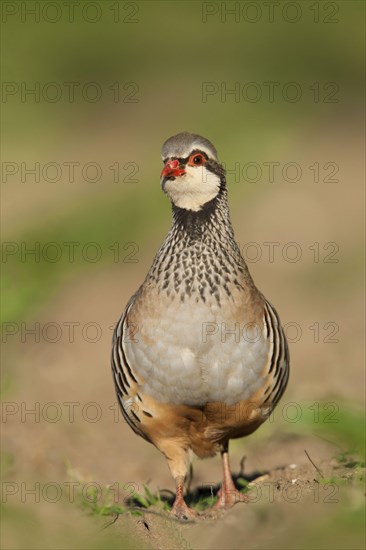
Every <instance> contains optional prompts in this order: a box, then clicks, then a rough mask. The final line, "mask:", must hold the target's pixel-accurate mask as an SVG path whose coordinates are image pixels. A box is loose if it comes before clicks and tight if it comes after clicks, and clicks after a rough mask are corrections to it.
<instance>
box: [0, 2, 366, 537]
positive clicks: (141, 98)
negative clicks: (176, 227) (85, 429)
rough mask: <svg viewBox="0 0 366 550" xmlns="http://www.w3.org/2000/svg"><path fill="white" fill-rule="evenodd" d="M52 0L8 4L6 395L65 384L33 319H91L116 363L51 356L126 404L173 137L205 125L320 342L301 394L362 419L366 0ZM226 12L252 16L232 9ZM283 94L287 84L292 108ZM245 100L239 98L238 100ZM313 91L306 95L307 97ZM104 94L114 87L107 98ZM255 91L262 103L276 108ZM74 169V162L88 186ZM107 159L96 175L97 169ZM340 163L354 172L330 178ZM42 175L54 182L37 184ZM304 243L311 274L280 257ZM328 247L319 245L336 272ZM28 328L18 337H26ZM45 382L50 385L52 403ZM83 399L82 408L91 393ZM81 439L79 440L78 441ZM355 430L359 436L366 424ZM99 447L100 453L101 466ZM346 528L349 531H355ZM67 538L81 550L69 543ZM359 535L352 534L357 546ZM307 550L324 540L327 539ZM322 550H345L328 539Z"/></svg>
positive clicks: (292, 300)
mask: <svg viewBox="0 0 366 550" xmlns="http://www.w3.org/2000/svg"><path fill="white" fill-rule="evenodd" d="M53 4H54V3H49V2H31V1H29V2H26V3H24V2H3V3H2V53H1V65H2V81H3V83H2V103H1V108H2V240H3V248H2V260H3V265H2V267H3V269H2V319H3V321H4V322H5V323H8V324H7V325H6V327H7V328H6V331H5V345H4V346H3V369H4V370H3V374H4V377H5V378H4V380H5V381H6V384H5V386H6V394H5V396H6V398H7V399H14V400H19V399H21V396H24V395H25V396H28V399H30V401H32V399H33V401H34V400H35V399H36V398H37V399H39V400H42V399H43V400H46V401H47V400H48V399H49V396H48V390H49V386H50V385H53V380H52V377H51V378H50V379H49V380H48V379H47V378H45V379H44V380H43V378H42V377H43V370H42V369H43V368H44V365H43V367H42V364H43V363H42V361H44V359H43V357H44V354H45V353H46V352H45V351H44V349H43V348H44V347H46V348H47V344H48V343H47V342H44V341H43V342H42V339H41V342H40V343H36V342H34V340H32V338H28V337H24V338H23V337H22V330H21V323H27V324H28V325H29V326H32V323H35V322H37V321H41V322H43V323H46V322H50V321H56V320H57V319H58V320H59V322H60V323H62V321H64V320H65V319H67V320H70V319H72V320H77V321H80V322H83V320H84V322H85V321H92V322H99V323H102V322H104V323H105V324H104V325H103V328H105V329H107V327H108V330H104V332H103V338H102V340H101V341H100V342H98V351H97V352H95V349H96V347H94V348H93V350H91V349H90V346H89V347H88V346H87V345H85V341H84V342H81V344H80V352H79V353H80V355H79V359H80V363H78V364H76V361H75V359H74V357H75V353H74V348H71V350H70V348H67V344H68V343H69V342H67V343H65V338H64V337H63V338H62V339H61V341H60V342H56V344H55V345H57V348H56V349H57V352H55V351H53V354H54V355H52V360H55V361H56V364H57V365H58V367H59V368H61V369H62V368H64V366H65V369H67V368H68V367H66V364H68V365H69V367H70V365H73V367H74V368H75V369H76V370H73V369H71V367H70V369H71V370H70V375H72V376H74V375H75V376H79V377H80V383H81V380H82V379H83V376H85V375H87V376H89V374H88V373H89V369H90V370H91V371H93V372H97V375H94V374H93V375H92V376H94V378H93V377H92V381H93V382H94V383H95V384H99V383H101V384H104V383H105V388H106V390H105V391H106V393H105V395H106V397H105V399H109V400H110V401H112V400H113V396H112V388H111V384H110V380H109V379H108V376H109V373H108V361H109V358H108V354H109V339H110V335H111V331H110V330H109V328H110V325H111V324H112V323H113V322H114V321H115V320H116V319H117V317H118V315H119V314H120V312H121V311H122V308H123V306H124V303H125V302H126V301H127V299H128V298H129V296H130V295H131V293H132V292H133V291H134V290H135V289H136V287H137V286H138V285H139V284H140V283H141V281H142V280H143V278H144V275H145V273H146V270H147V268H148V266H149V264H150V262H151V260H152V258H153V256H154V253H155V251H156V249H157V247H158V245H159V243H160V242H161V240H162V239H163V237H164V235H165V232H166V231H167V229H168V228H169V224H170V206H169V202H168V200H167V199H166V197H164V196H163V194H162V193H161V190H160V188H159V174H160V171H161V158H160V148H161V144H162V143H163V141H164V140H165V139H167V138H168V137H169V136H171V135H173V134H175V133H177V132H180V131H183V130H188V131H192V132H195V133H199V134H202V135H204V136H205V137H207V138H208V139H210V140H211V141H212V142H213V143H214V144H215V146H216V148H217V149H218V151H219V158H220V160H221V161H222V162H225V164H226V166H227V168H228V169H229V170H232V171H235V170H236V172H234V173H233V172H229V174H228V186H229V195H230V204H231V212H232V218H233V223H234V227H235V231H236V237H237V240H238V241H239V242H240V244H241V245H242V246H244V245H245V243H248V242H255V243H259V246H260V247H261V250H262V257H261V258H260V260H259V261H258V262H252V263H250V266H249V267H250V269H251V272H252V274H253V276H254V278H255V280H256V282H257V284H258V286H259V287H260V288H261V290H263V292H264V293H265V294H266V295H267V293H268V296H269V297H270V299H271V301H273V302H274V303H275V304H276V306H277V307H278V309H279V311H280V314H281V318H282V319H283V320H284V321H285V322H293V323H297V325H299V326H300V327H301V330H302V338H301V341H300V342H297V343H294V346H293V347H292V349H291V355H292V358H293V359H292V360H293V369H294V374H293V377H292V383H291V386H290V388H289V390H288V391H289V397H290V398H293V399H298V400H301V399H324V398H325V399H326V398H328V397H329V396H332V399H346V400H351V401H353V402H354V403H355V406H357V407H358V408H359V407H360V406H361V405H360V404H361V403H362V401H363V369H362V366H361V365H362V364H363V362H362V361H363V347H362V342H363V338H364V332H363V331H364V318H363V308H362V305H361V304H362V296H363V269H364V268H363V265H364V262H363V259H364V252H363V225H364V224H363V219H364V218H363V198H364V191H363V156H364V142H363V132H364V40H365V33H364V15H365V5H364V3H363V2H361V1H360V2H358V1H351V0H347V1H338V2H322V1H320V2H308V1H301V2H296V3H289V2H279V3H275V4H276V5H273V6H272V7H270V5H269V4H271V3H267V2H251V3H248V2H206V3H205V2H198V1H197V2H196V1H187V2H181V1H172V2H168V1H167V2H154V1H139V2H110V1H108V0H105V1H102V2H94V3H91V2H78V3H77V5H75V6H74V14H73V15H70V11H69V8H67V6H66V5H65V3H63V2H61V1H60V2H57V3H56V4H57V6H58V8H55V6H54V5H53ZM277 4H278V5H277ZM291 4H292V7H291ZM37 5H38V7H37ZM294 5H295V7H294ZM227 8H228V9H230V8H232V9H234V10H236V11H235V13H234V14H230V13H227V12H226V11H225V10H226V9H227ZM272 8H273V12H272ZM32 9H35V10H36V15H34V14H32V13H31V10H32ZM37 10H39V12H37ZM38 13H39V21H38V20H37V18H38ZM272 13H273V17H272V15H271V14H272ZM94 19H95V20H94ZM93 20H94V21H93ZM269 82H273V83H275V84H274V88H273V90H274V92H273V93H274V95H273V97H270V96H269V85H268V83H269ZM70 83H72V84H70ZM90 83H94V84H90ZM248 83H253V84H251V85H250V86H248ZM290 83H292V84H290ZM207 86H208V88H207ZM235 87H236V88H235ZM32 88H33V89H35V90H36V91H35V93H31V92H30V90H31V89H32ZM70 88H73V89H74V97H72V96H70V95H69V94H70ZM207 89H208V90H211V91H212V93H211V94H210V95H206V94H205V90H207ZM233 89H236V90H239V94H237V95H234V94H232V93H227V94H225V93H224V91H225V90H227V91H230V90H233ZM27 90H28V92H27ZM117 90H118V92H117ZM295 91H296V92H297V93H299V99H298V101H293V100H292V98H293V97H294V96H293V94H294V92H295ZM95 92H96V93H100V98H99V99H98V100H96V101H94V99H93V98H94V93H95ZM254 93H258V94H259V95H258V100H257V101H254V100H253V98H254V97H255V96H254V95H253V94H254ZM286 93H287V95H286ZM54 94H56V95H54ZM57 94H59V95H57ZM268 162H275V163H279V168H278V171H277V168H276V172H275V178H274V181H273V182H271V181H270V178H269V173H268V170H267V168H266V166H267V165H265V164H263V163H268ZM37 163H39V164H38V165H37ZM48 163H51V165H48ZM70 163H75V164H74V165H73V166H74V169H75V172H74V177H73V178H71V177H70V172H69V167H70ZM88 163H95V164H94V165H91V167H89V168H88V171H86V170H87V168H86V167H88V166H89V164H88ZM248 163H254V164H255V166H258V165H259V166H260V167H261V174H260V177H259V178H258V181H248V180H251V179H252V180H253V176H252V174H253V172H250V171H249V172H246V170H247V169H248ZM287 163H297V165H298V166H300V168H301V177H300V179H299V180H298V181H296V182H289V181H286V179H285V178H284V177H283V172H282V169H283V166H284V165H286V164H287ZM314 163H319V164H318V167H319V178H318V179H319V181H316V178H315V176H314V174H315V171H314V170H315V168H310V167H314ZM329 163H330V164H329ZM95 165H96V166H97V168H95ZM93 166H94V168H93ZM116 166H118V167H119V174H118V177H117V176H116V172H115V170H116ZM334 166H335V167H336V168H337V171H336V172H337V173H336V175H335V176H334V177H333V180H334V181H329V177H331V173H332V170H333V168H334ZM34 167H35V169H36V171H39V178H38V176H34V175H32V174H31V173H29V172H27V170H28V169H29V170H31V169H32V168H34ZM111 167H113V168H111ZM93 170H94V171H93ZM95 170H97V171H98V170H99V172H95ZM238 171H239V172H238ZM94 174H96V176H95V177H94ZM248 174H250V176H248V177H246V175H248ZM291 174H292V172H291ZM327 177H328V179H327ZM37 179H38V181H36V180H37ZM93 179H96V180H97V181H91V180H93ZM254 179H255V177H254ZM52 180H54V181H52ZM131 180H132V181H131ZM269 241H270V242H276V243H279V247H278V248H277V249H276V256H275V260H274V261H273V262H272V261H270V259H269V256H268V254H267V251H268V248H266V247H265V246H264V245H263V243H265V242H269ZM289 242H296V243H298V246H300V249H301V251H302V257H301V260H300V261H299V262H289V261H285V260H284V258H283V256H282V255H281V251H282V249H283V246H285V245H286V243H289ZM49 243H56V244H55V245H50V244H49ZM64 243H76V244H75V245H74V246H75V258H74V260H73V261H71V260H70V255H69V253H68V250H69V248H68V247H69V246H70V245H65V244H64ZM88 243H96V245H94V248H93V245H90V244H88ZM116 243H118V244H116ZM131 243H132V244H131ZM314 243H319V245H318V246H319V251H320V252H319V254H320V257H319V258H318V259H317V260H316V259H315V256H314ZM328 243H335V245H336V247H337V251H336V253H335V256H334V257H335V259H337V260H338V261H337V262H335V263H333V262H328V261H327V255H328V254H329V253H330V252H332V250H333V248H332V246H333V245H331V248H326V247H327V244H328ZM52 246H53V248H52ZM88 246H89V248H88ZM37 247H38V248H37ZM85 247H86V248H85ZM117 247H118V248H117ZM311 247H313V248H311ZM28 248H29V249H31V248H35V249H36V251H37V252H36V255H32V254H31V253H30V254H26V253H25V249H28ZM117 249H118V254H117V252H116V250H117ZM60 250H61V254H60V256H59V257H58V258H57V261H52V258H53V257H54V254H55V251H56V253H58V252H59V251H60ZM82 250H84V253H82V252H81V251H82ZM95 250H96V251H97V253H98V257H97V259H96V260H95V261H94V259H93V258H94V251H95ZM277 251H278V254H277ZM88 253H89V254H90V256H87V254H88ZM47 254H49V255H48V257H47ZM117 256H118V257H117ZM63 304H71V305H72V307H74V310H73V313H72V312H71V311H70V310H68V309H67V308H66V306H65V308H66V309H64V310H62V305H63ZM90 304H92V305H90ZM88 308H89V309H88ZM85 311H87V313H85ZM101 311H103V313H101ZM78 315H79V316H78ZM83 315H84V316H83ZM75 316H76V317H75ZM84 317H85V318H84ZM329 322H331V323H335V324H336V326H337V327H338V329H337V335H336V338H337V342H336V344H337V345H334V344H333V345H332V344H329V343H328V342H327V336H329V326H328V327H327V326H326V323H329ZM9 323H10V324H11V327H12V328H10V329H9V326H10V325H9ZM314 323H319V327H320V337H319V338H320V342H315V340H314V334H313V333H314V331H312V330H311V329H309V326H313V324H314ZM15 324H16V325H15ZM28 325H27V326H28ZM14 327H16V328H14ZM12 329H14V330H16V334H15V335H11V334H9V332H8V331H11V330H12ZM3 342H4V339H3ZM315 344H318V345H315ZM42 346H43V347H42ZM62 346H64V348H67V349H68V351H67V352H65V351H63V350H62V349H61V348H62ZM47 349H48V348H47ZM47 353H48V352H47ZM47 353H46V356H47ZM63 353H66V355H63ZM60 357H61V359H60ZM25 364H26V365H27V366H26V367H25V366H24V365H25ZM33 369H34V370H33ZM38 369H41V371H40V372H39V370H38ZM25 371H27V372H25ZM31 372H33V373H34V375H33V376H35V377H36V378H37V379H38V376H40V378H41V379H42V380H43V382H41V383H40V384H39V388H41V389H39V391H38V393H37V391H36V390H35V388H34V387H33V385H32V384H33V377H32V376H31ZM67 372H69V371H67ZM76 373H77V374H76ZM47 380H48V382H47ZM77 380H79V379H77ZM102 380H103V382H100V381H102ZM104 380H106V382H104ZM46 382H47V383H46ZM64 382H65V384H66V381H64ZM68 383H69V384H72V381H71V380H68ZM90 386H91V385H90ZM66 387H67V385H65V388H66ZM61 388H63V386H62V383H61ZM103 388H104V386H103ZM43 390H44V392H45V393H43V394H42V391H43ZM53 390H55V393H54V396H53V398H54V400H57V399H59V400H61V401H62V400H67V399H66V397H67V396H65V394H63V393H62V392H61V390H60V392H61V393H60V394H59V395H57V392H56V389H55V388H53V389H52V390H51V393H52V391H53ZM73 391H74V392H75V394H74V398H76V400H80V399H81V397H80V396H81V393H78V391H77V388H76V389H75V390H73ZM88 392H89V393H88V394H87V395H86V398H89V397H90V396H91V395H93V389H92V387H90V388H89V389H88ZM108 392H111V393H108ZM84 397H85V396H84ZM78 398H79V399H78ZM348 403H349V401H348ZM352 425H354V423H353V422H352ZM16 426H17V424H16V422H15V424H14V426H13V428H11V426H10V430H9V436H8V439H9V443H8V446H9V453H10V455H11V456H13V455H17V451H19V449H18V447H22V445H21V443H19V441H18V442H17V443H16V445H15V444H14V441H13V440H14V438H15V437H16V436H15V434H16ZM6 427H9V425H7V426H6ZM41 428H42V427H41V426H39V427H38V429H39V430H41ZM71 428H72V426H71V427H70V426H67V427H66V428H65V434H66V435H65V434H64V437H66V438H67V437H69V436H70V432H69V430H70V429H71ZM124 429H125V428H124ZM12 430H13V431H12ZM97 431H98V430H97ZM341 431H342V430H341ZM361 431H362V430H361ZM356 433H357V436H356V438H358V437H360V433H361V432H360V430H356ZM72 437H74V436H71V441H74V440H73V439H72ZM75 437H76V440H75V441H77V436H76V435H75ZM361 437H362V436H361ZM96 441H97V439H96ZM361 446H362V445H361ZM351 447H352V445H351ZM87 448H88V447H87V443H86V442H84V447H83V449H84V452H85V453H88V450H87ZM142 448H145V447H142ZM23 452H24V453H25V449H23V450H22V452H20V455H19V456H20V457H21V456H23V455H22V453H23ZM110 452H111V453H112V454H113V449H111V450H110ZM82 454H83V453H82V449H80V455H82ZM19 456H18V458H15V459H14V460H15V462H14V465H13V470H12V472H13V475H14V476H15V477H16V476H17V475H20V476H21V475H25V474H24V473H23V474H21V473H19V471H20V472H22V468H20V469H19V461H20V458H19ZM75 460H77V458H76V459H75ZM157 460H158V459H157ZM161 460H163V459H161ZM80 461H81V462H82V459H80ZM96 462H97V460H96ZM32 468H33V465H30V470H32ZM34 471H35V472H36V475H38V476H42V475H43V474H42V468H40V469H39V470H37V466H35V467H34ZM94 475H95V472H94ZM111 475H112V476H113V475H118V474H117V473H114V474H111ZM131 475H132V474H131ZM150 477H151V476H150ZM20 479H21V477H20ZM334 525H335V524H334ZM339 525H340V527H339V529H343V530H342V533H343V532H345V531H346V529H347V528H348V527H344V525H341V523H340V524H339ZM33 527H34V526H33ZM40 529H42V527H40ZM305 529H306V526H305ZM357 529H359V527H357ZM360 530H362V522H361V527H360ZM32 533H33V535H32V536H34V538H33V539H32V537H31V540H33V542H31V543H30V544H35V542H34V540H38V538H37V537H38V534H37V533H38V531H37V529H35V531H34V529H33V531H32ZM34 533H35V534H34ZM319 536H320V539H322V537H323V535H319ZM337 536H338V535H337V530H336V528H335V534H334V537H333V538H332V539H329V538H328V539H327V543H328V542H329V544H330V546H329V547H331V540H336V539H337ZM57 537H60V538H59V539H58V540H59V541H60V542H59V544H60V545H61V546H62V544H63V542H62V540H63V539H62V535H61V534H60V533H58V534H57ZM304 537H305V535H304ZM360 537H361V534H360V536H359V537H358V536H357V537H356V538H355V539H354V541H353V544H354V545H355V546H354V547H355V548H356V547H357V548H358V547H359V546H357V544H359V541H360V540H361V538H360ZM323 538H324V537H323ZM320 539H319V540H320ZM356 539H357V540H356ZM276 540H280V539H276ZM281 540H282V539H281ZM9 541H10V542H9ZM9 541H8V542H7V544H8V545H9V546H8V547H12V548H15V547H22V548H23V547H24V548H27V547H33V546H27V541H25V540H20V539H17V536H16V535H14V534H13V535H11V536H10V538H9ZM277 543H278V542H277ZM64 544H65V545H66V546H67V547H71V546H70V542H67V541H66V542H64ZM131 544H132V543H131ZM273 544H274V545H275V544H276V541H274V543H273ZM345 544H346V543H345ZM304 545H305V546H301V547H304V548H305V547H306V548H310V547H311V548H316V547H317V546H316V541H315V542H314V540H310V539H309V538H304ZM61 546H60V547H61ZM55 547H56V546H55ZM90 547H91V546H90ZM273 547H275V546H273ZM321 547H322V548H323V547H324V548H325V547H328V546H326V542H322V546H321ZM342 547H346V546H342ZM360 547H361V546H360Z"/></svg>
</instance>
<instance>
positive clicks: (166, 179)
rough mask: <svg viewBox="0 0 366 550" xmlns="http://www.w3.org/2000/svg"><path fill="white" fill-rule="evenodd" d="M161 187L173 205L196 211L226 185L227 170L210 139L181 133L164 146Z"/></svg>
mask: <svg viewBox="0 0 366 550" xmlns="http://www.w3.org/2000/svg"><path fill="white" fill-rule="evenodd" d="M162 158H163V162H164V168H163V170H162V172H161V186H162V189H163V191H164V193H166V194H167V195H168V196H169V198H170V200H171V201H172V203H173V204H174V205H175V206H177V207H179V208H183V209H185V210H192V211H194V212H197V211H199V210H201V209H202V207H203V206H204V205H205V204H206V203H207V202H209V201H211V200H212V199H214V198H215V197H216V196H217V195H218V194H219V192H220V190H221V189H222V187H223V186H224V185H225V171H224V169H223V167H222V166H221V165H220V163H219V161H218V159H217V151H216V149H215V147H214V146H213V145H212V143H211V142H210V141H208V139H206V138H204V137H201V136H199V135H197V134H190V133H189V132H182V133H180V134H177V135H176V136H172V137H170V138H169V139H168V140H167V141H166V142H165V143H164V144H163V147H162Z"/></svg>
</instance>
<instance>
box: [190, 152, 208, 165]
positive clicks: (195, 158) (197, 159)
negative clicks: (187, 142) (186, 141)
mask: <svg viewBox="0 0 366 550" xmlns="http://www.w3.org/2000/svg"><path fill="white" fill-rule="evenodd" d="M205 160H206V159H205V157H204V156H203V155H200V154H195V155H192V156H191V158H190V159H189V164H192V165H194V166H201V164H203V163H204V162H205Z"/></svg>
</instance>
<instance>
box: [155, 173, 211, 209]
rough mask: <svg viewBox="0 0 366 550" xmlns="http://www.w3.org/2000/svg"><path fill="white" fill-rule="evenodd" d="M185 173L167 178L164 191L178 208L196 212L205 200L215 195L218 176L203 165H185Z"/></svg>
mask: <svg viewBox="0 0 366 550" xmlns="http://www.w3.org/2000/svg"><path fill="white" fill-rule="evenodd" d="M185 170H186V173H185V174H183V175H182V176H178V177H176V178H175V179H174V180H167V181H166V182H165V186H164V192H165V193H166V194H167V195H168V196H169V197H170V199H171V201H172V202H173V204H175V206H178V208H184V209H186V210H193V211H194V212H198V210H201V208H202V206H203V205H204V204H206V202H208V201H210V200H212V199H213V198H215V197H216V195H217V194H218V192H219V189H220V178H219V176H217V175H216V174H213V173H212V172H210V171H209V170H207V169H206V168H205V166H204V165H203V166H189V165H187V166H186V168H185Z"/></svg>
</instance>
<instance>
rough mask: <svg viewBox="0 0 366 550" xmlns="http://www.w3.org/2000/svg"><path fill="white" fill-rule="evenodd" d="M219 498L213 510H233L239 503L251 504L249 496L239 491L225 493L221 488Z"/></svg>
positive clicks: (232, 490)
mask: <svg viewBox="0 0 366 550" xmlns="http://www.w3.org/2000/svg"><path fill="white" fill-rule="evenodd" d="M217 496H218V497H219V498H218V501H217V502H216V504H215V505H214V506H213V510H218V509H220V510H222V509H227V508H232V507H233V506H234V505H235V504H237V503H238V502H249V498H248V495H246V494H244V493H241V492H240V491H238V490H237V489H230V490H226V491H223V490H222V488H221V489H220V490H219V492H218V494H217Z"/></svg>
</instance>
